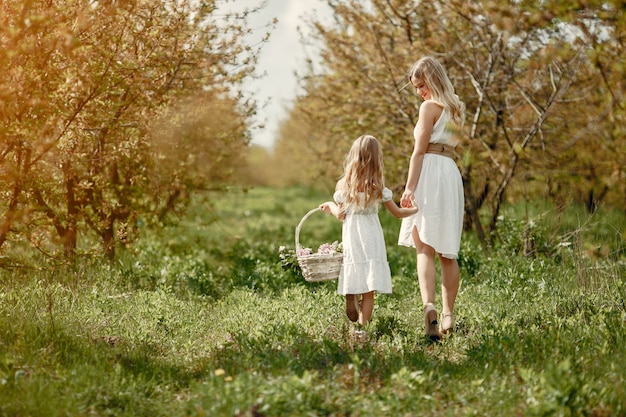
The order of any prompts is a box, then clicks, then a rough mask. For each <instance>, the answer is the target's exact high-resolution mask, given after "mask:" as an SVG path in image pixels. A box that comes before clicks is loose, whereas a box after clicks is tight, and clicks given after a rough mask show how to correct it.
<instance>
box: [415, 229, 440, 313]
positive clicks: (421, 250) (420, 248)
mask: <svg viewBox="0 0 626 417" xmlns="http://www.w3.org/2000/svg"><path fill="white" fill-rule="evenodd" d="M413 241H414V242H415V252H416V255H417V279H418V281H419V286H420V294H421V295H422V304H423V305H426V304H434V303H435V286H436V283H437V270H436V269H435V250H434V249H433V248H432V247H430V246H428V245H426V244H425V243H422V241H421V240H420V237H419V233H417V228H415V227H414V228H413Z"/></svg>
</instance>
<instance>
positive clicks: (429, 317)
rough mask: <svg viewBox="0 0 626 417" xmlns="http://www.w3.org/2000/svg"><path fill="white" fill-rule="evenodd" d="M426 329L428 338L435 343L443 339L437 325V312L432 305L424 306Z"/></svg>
mask: <svg viewBox="0 0 626 417" xmlns="http://www.w3.org/2000/svg"><path fill="white" fill-rule="evenodd" d="M424 329H425V331H426V336H427V337H428V338H429V339H430V340H432V341H433V342H436V341H438V340H439V339H441V333H439V326H438V323H437V310H436V309H435V306H434V304H432V303H427V304H425V305H424Z"/></svg>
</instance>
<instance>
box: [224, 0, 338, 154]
mask: <svg viewBox="0 0 626 417" xmlns="http://www.w3.org/2000/svg"><path fill="white" fill-rule="evenodd" d="M260 3H261V0H256V1H255V0H236V1H235V2H234V3H233V4H229V3H227V4H226V6H227V7H230V8H231V9H232V10H243V9H244V8H246V7H254V6H257V5H259V4H260ZM311 13H315V14H316V15H317V16H320V17H323V16H328V15H329V14H330V9H329V7H328V5H327V4H326V2H325V0H306V1H304V0H268V1H267V4H266V6H265V7H264V8H263V10H261V11H260V12H259V13H256V14H253V15H251V16H250V20H249V23H250V27H252V28H253V29H254V30H253V34H252V35H251V37H250V41H249V42H250V43H251V44H254V43H257V42H259V41H260V40H261V39H262V38H263V36H264V35H265V33H266V32H267V30H268V29H267V28H266V27H265V25H267V24H268V23H270V22H271V21H272V20H273V19H274V18H277V19H278V23H277V24H276V27H275V29H274V30H273V31H272V33H271V35H270V39H269V42H268V43H267V44H266V45H264V46H263V49H262V51H261V55H260V56H259V60H258V63H257V68H256V72H257V74H259V75H261V74H264V76H263V78H262V79H260V80H253V81H252V82H251V83H250V84H251V85H246V86H245V89H246V91H249V92H251V93H253V94H254V95H255V97H256V99H257V101H258V103H259V104H260V105H263V104H264V103H266V105H265V106H264V107H263V108H260V109H259V111H258V116H259V120H258V122H260V123H264V124H265V127H264V128H263V129H257V130H255V131H253V132H252V137H253V140H252V142H253V143H254V144H257V145H261V146H264V147H268V148H270V147H271V146H272V144H273V143H274V140H275V136H276V134H277V133H278V127H279V124H280V122H281V120H282V119H284V118H285V117H286V115H287V112H286V109H287V107H288V106H289V104H290V103H291V101H292V100H293V99H294V98H295V95H296V89H297V82H296V78H295V75H294V71H295V70H297V69H298V66H299V65H301V64H302V63H303V62H304V58H305V53H304V50H303V47H302V45H301V44H300V37H299V33H298V28H300V29H301V30H303V31H304V33H305V34H306V33H307V28H306V25H305V24H304V22H305V16H309V15H310V14H311Z"/></svg>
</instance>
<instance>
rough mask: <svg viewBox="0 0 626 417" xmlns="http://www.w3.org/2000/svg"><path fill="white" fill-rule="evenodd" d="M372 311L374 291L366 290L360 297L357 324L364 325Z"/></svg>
mask: <svg viewBox="0 0 626 417" xmlns="http://www.w3.org/2000/svg"><path fill="white" fill-rule="evenodd" d="M373 311H374V291H370V292H366V293H365V294H363V298H361V316H360V317H359V324H362V325H365V324H367V323H368V322H369V321H370V320H371V318H372V312H373Z"/></svg>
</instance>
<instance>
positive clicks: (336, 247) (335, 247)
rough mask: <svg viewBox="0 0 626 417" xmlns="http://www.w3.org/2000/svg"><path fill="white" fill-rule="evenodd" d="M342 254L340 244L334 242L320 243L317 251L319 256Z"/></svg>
mask: <svg viewBox="0 0 626 417" xmlns="http://www.w3.org/2000/svg"><path fill="white" fill-rule="evenodd" d="M341 252H343V248H342V246H341V243H339V242H338V241H334V242H333V243H322V244H321V245H320V247H319V249H318V250H317V253H319V254H321V255H334V254H335V253H341Z"/></svg>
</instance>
